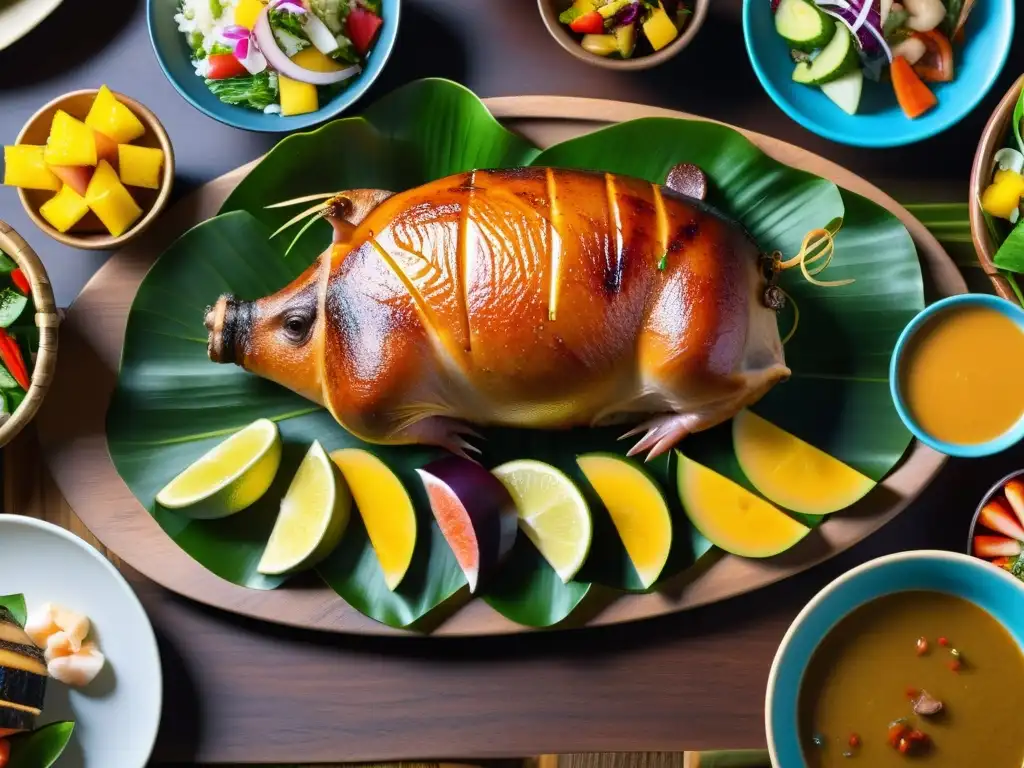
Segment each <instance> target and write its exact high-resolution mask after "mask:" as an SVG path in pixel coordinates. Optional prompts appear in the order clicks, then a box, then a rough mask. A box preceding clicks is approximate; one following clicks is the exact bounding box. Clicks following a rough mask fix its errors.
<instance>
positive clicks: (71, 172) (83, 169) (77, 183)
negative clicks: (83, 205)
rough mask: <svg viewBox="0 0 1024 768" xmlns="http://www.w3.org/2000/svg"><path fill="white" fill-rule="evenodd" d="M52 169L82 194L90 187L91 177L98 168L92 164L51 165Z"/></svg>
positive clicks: (59, 177) (58, 176) (63, 180)
mask: <svg viewBox="0 0 1024 768" xmlns="http://www.w3.org/2000/svg"><path fill="white" fill-rule="evenodd" d="M50 170H51V171H53V173H54V175H56V177H57V178H58V179H60V180H61V181H62V182H64V183H65V184H67V185H68V186H69V187H71V188H72V189H73V190H75V192H77V193H78V194H80V195H84V194H85V190H87V189H88V188H89V179H91V178H92V174H93V171H95V170H96V169H95V168H93V167H92V166H91V165H51V166H50Z"/></svg>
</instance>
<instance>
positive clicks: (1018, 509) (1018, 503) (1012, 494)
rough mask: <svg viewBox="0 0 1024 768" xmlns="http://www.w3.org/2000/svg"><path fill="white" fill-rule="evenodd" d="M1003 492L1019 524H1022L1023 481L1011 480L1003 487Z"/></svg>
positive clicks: (1023, 514) (1023, 524)
mask: <svg viewBox="0 0 1024 768" xmlns="http://www.w3.org/2000/svg"><path fill="white" fill-rule="evenodd" d="M1003 493H1004V494H1006V500H1007V501H1008V502H1010V506H1011V507H1012V508H1013V511H1014V513H1015V514H1016V515H1017V519H1018V520H1020V524H1021V525H1022V526H1024V481H1021V480H1011V481H1010V482H1008V483H1007V484H1006V486H1005V487H1004V488H1003Z"/></svg>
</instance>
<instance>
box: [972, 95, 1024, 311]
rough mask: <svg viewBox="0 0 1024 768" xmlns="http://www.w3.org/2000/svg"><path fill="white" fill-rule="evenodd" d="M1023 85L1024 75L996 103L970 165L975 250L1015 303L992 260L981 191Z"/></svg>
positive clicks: (1003, 293) (993, 247) (996, 283)
mask: <svg viewBox="0 0 1024 768" xmlns="http://www.w3.org/2000/svg"><path fill="white" fill-rule="evenodd" d="M1021 88H1024V76H1021V77H1020V78H1019V79H1018V80H1017V82H1015V83H1014V84H1013V85H1012V86H1010V90H1008V91H1007V92H1006V95H1005V96H1003V98H1002V100H1001V101H1000V102H999V106H997V107H996V109H995V112H993V113H992V117H990V118H989V120H988V124H987V125H986V126H985V130H984V132H983V133H982V134H981V141H980V142H979V143H978V151H977V152H976V153H975V155H974V167H973V168H972V169H971V202H970V212H971V239H972V240H974V250H975V251H977V253H978V261H979V262H980V263H981V268H982V269H983V270H985V274H986V275H988V277H989V279H990V280H991V281H992V285H993V286H995V289H996V293H998V294H999V295H1000V296H1002V297H1003V298H1004V299H1009V300H1010V301H1012V302H1014V303H1016V302H1017V296H1016V295H1015V294H1014V292H1013V289H1012V288H1011V287H1010V284H1009V283H1008V282H1007V281H1006V278H1004V277H1003V276H1002V275H1000V274H999V270H998V269H997V268H996V265H995V264H994V263H993V262H992V259H993V258H994V257H995V255H996V251H997V250H998V248H997V247H996V244H995V243H994V242H993V241H992V237H991V236H990V235H989V233H988V227H986V226H985V217H984V216H983V215H982V212H981V193H982V192H983V191H984V190H985V187H987V186H988V184H989V182H990V181H991V174H992V164H993V158H994V157H995V154H996V152H998V151H999V150H1000V149H1002V147H1003V146H1004V144H1005V139H1006V135H1007V133H1008V132H1009V131H1010V130H1012V129H1011V126H1010V122H1011V121H1012V120H1013V109H1014V107H1016V106H1017V99H1018V98H1019V97H1020V91H1021Z"/></svg>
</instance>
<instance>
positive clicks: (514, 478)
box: [492, 459, 593, 582]
mask: <svg viewBox="0 0 1024 768" xmlns="http://www.w3.org/2000/svg"><path fill="white" fill-rule="evenodd" d="M492 471H493V472H494V475H495V476H496V477H497V478H498V479H499V480H501V482H502V483H503V484H504V486H505V487H506V488H508V492H509V493H510V494H512V499H513V500H514V501H515V503H516V509H517V510H519V527H520V529H521V530H522V531H523V532H524V533H525V534H526V535H527V536H528V537H529V539H530V541H532V542H533V544H534V546H536V547H537V549H538V550H540V553H541V555H543V556H544V559H545V560H547V561H548V563H549V564H550V565H551V567H552V568H554V570H555V573H557V574H558V576H559V578H560V579H561V580H562V581H563V582H566V581H569V580H570V579H571V578H572V577H573V576H575V575H576V573H577V572H578V571H579V569H580V567H581V566H582V565H583V561H584V560H586V559H587V553H588V552H590V540H591V536H592V534H593V524H592V522H591V520H590V508H589V507H588V506H587V500H586V499H584V498H583V494H582V493H580V490H579V488H577V487H576V484H575V483H573V481H572V480H570V479H569V478H568V476H566V475H565V474H564V473H563V472H561V471H559V470H557V469H555V468H554V467H552V466H551V465H550V464H545V463H543V462H541V461H532V460H530V459H520V460H517V461H510V462H508V463H507V464H502V465H501V466H500V467H495V468H494V469H493V470H492Z"/></svg>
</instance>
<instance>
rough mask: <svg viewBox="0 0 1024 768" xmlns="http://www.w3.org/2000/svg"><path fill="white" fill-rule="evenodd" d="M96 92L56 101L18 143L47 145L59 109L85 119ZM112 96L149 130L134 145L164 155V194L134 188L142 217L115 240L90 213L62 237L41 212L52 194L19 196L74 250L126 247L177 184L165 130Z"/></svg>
mask: <svg viewBox="0 0 1024 768" xmlns="http://www.w3.org/2000/svg"><path fill="white" fill-rule="evenodd" d="M98 92H99V90H98V89H96V88H90V89H86V90H82V91H72V92H71V93H66V94H64V95H63V96H58V97H57V98H56V99H54V100H53V101H51V102H50V103H49V104H47V105H46V106H44V107H43V108H42V109H40V110H39V111H38V112H36V113H35V114H34V115H32V117H30V118H29V121H28V122H27V123H25V127H24V128H22V129H21V133H19V134H18V138H17V140H16V143H18V144H45V143H46V137H47V136H48V135H49V133H50V123H51V122H52V121H53V115H54V113H56V111H57V110H58V109H63V110H64V111H65V112H67V113H68V114H69V115H71V116H72V117H76V118H78V119H79V120H84V119H85V116H86V115H87V114H88V113H89V108H90V107H91V106H92V102H93V99H94V98H95V97H96V94H97V93H98ZM114 95H115V96H116V97H117V99H118V101H120V102H121V103H122V104H124V105H125V106H126V107H128V108H129V109H130V110H131V111H132V112H134V113H135V116H136V117H138V118H139V120H141V121H142V124H143V125H144V126H146V133H145V134H144V135H143V136H142V137H141V138H139V139H136V140H135V141H133V142H132V144H136V145H138V146H140V147H156V148H159V149H162V150H163V153H164V167H163V175H162V177H161V179H160V189H140V188H137V187H132V188H131V190H130V192H131V195H132V197H134V198H135V202H137V203H138V204H139V206H140V207H141V208H142V210H143V214H142V216H141V218H139V220H138V221H137V222H135V225H134V226H132V227H131V228H130V229H128V231H126V232H124V233H122V234H121V235H119V236H117V237H114V236H113V235H111V234H110V233H109V232H108V231H107V230H106V228H105V227H104V226H103V224H102V223H100V220H99V219H98V218H96V215H95V214H93V213H91V212H90V213H88V214H86V215H85V217H84V218H83V219H82V220H81V221H80V222H78V223H77V224H76V225H75V226H74V227H72V228H71V229H69V230H68V231H67V232H58V231H57V230H56V229H54V228H53V227H51V226H50V224H49V222H47V221H46V219H44V218H43V217H42V216H41V215H40V213H39V207H40V206H41V205H42V204H43V203H45V202H46V201H47V200H49V199H50V198H51V197H52V196H53V193H52V192H47V191H44V190H35V189H19V190H18V197H19V198H21V204H22V206H23V207H24V208H25V212H26V213H27V214H28V216H29V218H30V219H32V222H33V223H34V224H35V225H36V226H37V227H39V228H40V229H41V230H43V232H45V233H46V234H48V235H49V236H50V237H52V238H53V239H54V240H56V241H58V242H60V243H63V244H64V245H69V246H71V247H72V248H83V249H85V250H89V251H106V250H111V249H114V248H118V247H120V246H122V245H125V244H126V243H128V242H130V241H132V240H134V239H135V238H136V237H138V236H139V235H141V234H142V233H143V232H144V231H145V230H146V229H147V228H148V227H149V225H150V224H152V223H153V221H154V220H156V217H157V216H159V215H160V213H161V212H162V211H163V210H164V208H166V207H167V203H168V201H169V200H170V197H171V187H172V186H173V185H174V150H173V149H172V148H171V139H170V137H169V136H168V135H167V131H165V130H164V127H163V125H161V124H160V121H159V120H158V119H157V117H156V115H154V114H153V113H152V112H151V111H150V110H149V109H147V108H146V107H144V106H143V105H142V104H140V103H139V102H137V101H135V99H132V98H129V97H128V96H125V95H124V94H121V93H116V92H115V93H114Z"/></svg>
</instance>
